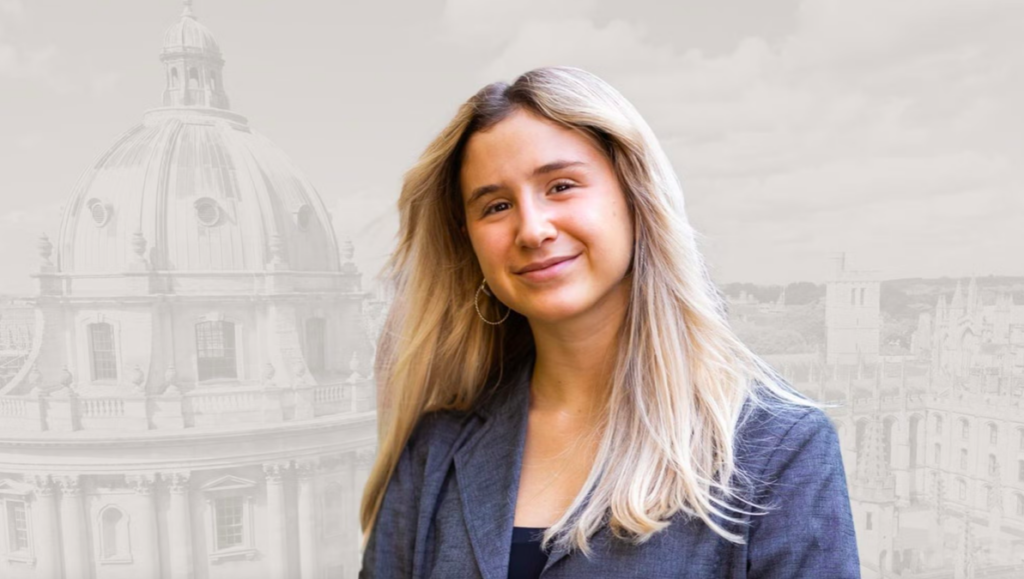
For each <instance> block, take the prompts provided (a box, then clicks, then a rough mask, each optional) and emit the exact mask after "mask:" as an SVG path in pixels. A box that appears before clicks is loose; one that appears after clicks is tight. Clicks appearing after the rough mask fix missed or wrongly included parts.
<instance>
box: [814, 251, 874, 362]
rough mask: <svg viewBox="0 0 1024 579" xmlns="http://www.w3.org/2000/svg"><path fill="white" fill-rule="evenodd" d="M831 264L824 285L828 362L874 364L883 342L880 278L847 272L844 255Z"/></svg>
mask: <svg viewBox="0 0 1024 579" xmlns="http://www.w3.org/2000/svg"><path fill="white" fill-rule="evenodd" d="M832 265H833V266H832V272H831V275H830V277H829V279H828V280H827V281H826V282H825V326H826V362H827V363H829V364H856V363H858V361H860V360H862V361H864V362H866V363H874V362H875V361H876V360H877V359H878V352H879V341H880V340H881V312H880V309H879V299H880V288H881V284H880V283H879V281H878V276H877V274H876V273H875V272H870V271H851V270H849V269H847V268H846V256H845V254H842V253H840V254H837V255H836V256H834V257H833V260H832Z"/></svg>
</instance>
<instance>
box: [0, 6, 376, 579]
mask: <svg viewBox="0 0 1024 579" xmlns="http://www.w3.org/2000/svg"><path fill="white" fill-rule="evenodd" d="M190 4H191V2H190V1H188V0H186V2H185V7H184V12H183V14H182V16H181V19H180V20H179V21H178V22H177V23H175V24H174V25H173V26H171V27H170V28H169V29H168V30H167V32H166V33H165V35H164V42H163V48H162V50H161V52H160V63H161V64H162V66H163V69H164V72H165V83H166V87H165V89H164V92H163V99H162V106H160V107H159V108H155V109H152V110H149V111H147V112H146V113H145V114H144V115H143V118H142V122H141V123H140V124H138V125H136V126H134V127H132V128H131V129H129V130H128V131H126V132H125V133H124V134H122V135H121V136H120V137H119V138H118V139H117V140H116V142H114V144H113V145H112V146H111V147H110V148H109V149H108V150H107V151H106V152H105V153H104V154H103V155H101V156H100V157H99V158H98V159H97V160H96V161H95V162H94V163H93V164H92V165H91V166H90V167H88V169H86V171H85V172H84V173H83V174H82V176H81V178H80V179H79V181H78V182H77V184H76V185H75V187H74V189H73V190H72V191H71V194H70V196H69V198H68V201H67V203H66V204H65V205H64V208H63V215H62V218H61V222H60V229H59V232H58V234H57V236H56V240H55V242H51V240H50V239H49V238H47V237H45V236H44V237H43V238H41V239H40V241H39V244H38V249H39V253H40V257H41V263H40V267H39V271H38V273H36V274H34V275H33V277H35V278H37V280H38V283H39V290H38V294H37V295H36V296H35V297H34V299H33V300H32V302H33V306H34V327H33V329H32V343H31V347H30V348H29V351H28V354H27V356H25V362H24V364H23V366H22V367H21V368H20V369H19V370H18V371H17V373H15V374H14V375H13V377H12V378H11V379H10V380H8V381H7V382H6V383H5V384H4V385H3V386H0V576H2V577H4V578H11V579H18V578H29V577H31V578H37V579H51V578H67V579H78V578H82V579H106V578H111V579H114V578H125V579H127V578H132V579H139V578H142V579H146V578H173V579H207V578H210V579H217V578H246V579H258V578H266V579H279V578H286V577H287V578H292V577H299V578H302V579H321V578H324V577H331V578H334V577H354V576H355V574H356V570H357V569H358V561H359V525H358V499H359V496H360V494H361V489H362V487H363V484H364V482H365V480H366V477H367V476H368V471H369V465H370V462H371V459H372V457H373V453H374V451H375V449H374V446H375V443H376V412H375V407H376V403H375V385H374V381H373V376H372V356H373V348H372V343H373V336H371V335H370V334H371V333H372V329H371V328H372V327H373V326H374V325H375V323H374V321H373V320H370V319H368V317H367V315H366V314H365V313H364V312H365V309H364V308H365V305H366V300H367V297H368V294H367V293H365V292H363V291H362V290H361V289H360V274H359V272H358V271H357V269H356V267H355V265H354V264H353V262H352V257H353V248H352V245H351V243H346V244H344V246H343V247H342V248H341V249H339V246H338V243H337V241H336V239H335V236H334V232H333V228H332V225H331V216H330V215H329V214H328V212H327V210H326V208H325V206H324V203H323V201H322V199H321V198H320V196H319V194H318V193H317V191H316V189H315V188H314V187H313V185H312V184H311V183H310V182H309V180H308V179H307V178H306V177H305V176H303V174H302V173H301V172H300V171H299V170H298V169H297V168H296V167H295V165H294V164H293V163H292V162H291V161H290V160H289V159H288V157H287V156H286V155H285V154H284V153H283V152H282V151H281V150H280V149H278V148H277V147H276V146H275V145H274V144H273V143H271V142H270V141H269V140H268V139H266V138H265V137H263V136H262V135H260V134H259V133H257V132H256V131H254V130H253V129H252V128H251V127H250V126H249V124H248V121H247V120H246V118H245V117H243V116H242V115H240V114H238V113H236V112H234V111H232V110H230V105H229V99H228V96H227V93H226V92H225V89H224V83H223V74H222V72H223V66H224V59H223V57H222V55H221V52H220V48H219V47H218V45H217V42H216V41H215V40H214V37H213V35H212V34H211V33H210V31H209V30H208V29H207V28H206V27H204V26H203V25H202V24H200V23H199V21H198V20H197V19H196V17H195V15H194V14H193V13H192V10H191V6H190Z"/></svg>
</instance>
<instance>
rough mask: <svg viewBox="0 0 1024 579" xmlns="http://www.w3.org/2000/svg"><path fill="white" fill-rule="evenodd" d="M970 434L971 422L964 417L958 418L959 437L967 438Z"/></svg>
mask: <svg viewBox="0 0 1024 579" xmlns="http://www.w3.org/2000/svg"><path fill="white" fill-rule="evenodd" d="M970 436H971V423H970V422H968V421H967V419H966V418H961V419H960V438H962V439H964V440H967V439H968V438H969V437H970Z"/></svg>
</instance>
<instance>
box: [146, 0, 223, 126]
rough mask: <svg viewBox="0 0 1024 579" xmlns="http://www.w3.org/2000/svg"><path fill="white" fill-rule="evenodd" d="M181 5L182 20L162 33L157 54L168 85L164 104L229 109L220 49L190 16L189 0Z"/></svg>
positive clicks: (194, 17)
mask: <svg viewBox="0 0 1024 579" xmlns="http://www.w3.org/2000/svg"><path fill="white" fill-rule="evenodd" d="M184 4H185V6H184V9H183V10H182V13H181V19H180V20H178V22H176V23H175V24H173V25H171V27H170V28H168V29H167V31H166V32H165V33H164V44H163V49H162V50H161V51H160V62H161V63H163V65H164V71H165V73H166V81H165V82H166V86H167V87H166V88H165V89H164V98H163V105H164V106H165V107H204V108H215V109H229V108H230V105H229V101H228V95H227V93H225V92H224V86H223V83H222V79H223V68H224V59H223V58H222V57H221V54H220V46H218V45H217V41H216V40H215V39H214V37H213V34H212V33H211V32H210V31H209V29H207V28H206V27H205V26H203V25H202V24H200V23H199V20H198V19H197V18H196V16H195V14H193V13H192V0H184Z"/></svg>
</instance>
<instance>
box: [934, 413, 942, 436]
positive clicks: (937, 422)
mask: <svg viewBox="0 0 1024 579" xmlns="http://www.w3.org/2000/svg"><path fill="white" fill-rule="evenodd" d="M935 434H942V417H941V416H936V417H935Z"/></svg>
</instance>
